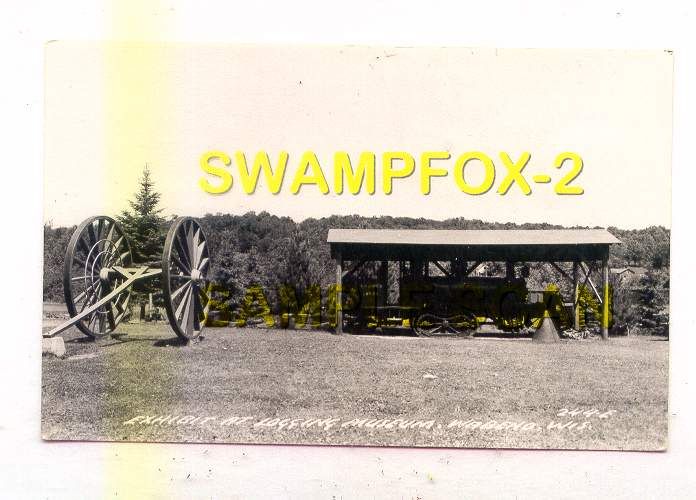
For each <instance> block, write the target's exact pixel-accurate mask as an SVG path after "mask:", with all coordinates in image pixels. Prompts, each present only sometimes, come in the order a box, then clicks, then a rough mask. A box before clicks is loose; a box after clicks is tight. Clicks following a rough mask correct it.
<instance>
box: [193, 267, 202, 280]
mask: <svg viewBox="0 0 696 500" xmlns="http://www.w3.org/2000/svg"><path fill="white" fill-rule="evenodd" d="M191 281H194V282H196V283H200V282H201V281H203V274H202V273H201V272H200V271H199V270H198V269H194V270H193V271H191Z"/></svg>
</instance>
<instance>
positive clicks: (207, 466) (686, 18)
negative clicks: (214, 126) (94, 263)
mask: <svg viewBox="0 0 696 500" xmlns="http://www.w3.org/2000/svg"><path fill="white" fill-rule="evenodd" d="M12 3H14V6H13V7H10V6H8V5H5V8H4V9H3V15H2V16H1V17H2V19H0V36H1V37H2V44H0V52H1V53H2V59H0V61H2V67H3V71H2V75H3V76H2V80H1V81H2V84H1V85H2V92H0V110H2V115H3V116H2V118H1V120H2V132H3V133H2V137H3V138H4V140H3V141H2V143H3V147H2V151H3V153H5V154H4V155H3V162H2V172H3V189H4V192H3V196H2V204H3V207H2V209H3V212H2V213H3V226H4V227H3V231H2V233H3V234H4V235H5V237H4V238H2V240H3V241H2V244H0V247H2V260H0V262H3V263H5V266H4V269H3V273H2V274H3V279H4V280H5V281H6V286H3V287H2V292H0V293H1V294H2V296H1V297H0V304H3V308H2V311H3V313H4V314H3V315H4V321H3V324H2V329H1V330H0V331H1V332H2V333H1V335H2V340H3V342H2V344H1V345H2V348H0V380H2V384H0V387H2V391H1V392H0V395H1V398H2V399H0V484H2V485H3V490H2V495H3V496H7V497H8V498H20V497H25V496H26V497H32V498H35V497H50V498H74V497H76V496H80V497H83V498H95V497H101V496H109V497H111V496H114V494H116V493H121V495H120V496H123V495H124V494H125V493H128V492H131V493H138V494H139V495H138V496H169V494H170V493H172V492H175V493H176V496H179V497H201V498H203V497H214V498H218V497H235V496H238V497H240V498H248V497H266V498H268V497H288V498H307V497H320V498H330V497H332V496H336V498H341V497H343V498H354V497H375V498H416V497H420V498H449V497H452V496H457V497H460V496H465V497H513V496H515V497H534V498H538V497H557V496H562V497H586V496H589V495H593V496H614V497H643V498H644V497H686V496H688V495H690V494H693V491H696V481H695V479H694V477H695V476H694V474H693V467H692V464H691V459H693V457H694V456H695V453H694V452H695V451H696V446H695V438H694V432H693V431H692V423H691V422H692V419H693V418H694V417H696V412H695V411H694V409H695V404H694V397H695V396H694V394H695V393H696V391H694V389H693V385H690V383H691V384H693V383H694V381H696V379H695V378H694V366H696V363H694V362H693V360H692V357H693V356H694V354H693V353H696V349H694V347H696V341H695V340H694V339H695V338H696V337H695V330H696V328H694V326H695V325H694V323H695V321H694V318H693V317H692V316H690V314H689V312H690V311H691V310H692V309H691V307H690V304H689V303H688V301H689V299H690V295H689V294H690V288H689V286H688V275H689V273H690V272H691V270H692V267H693V266H692V265H690V262H689V257H691V254H692V253H693V250H692V249H693V248H694V245H693V238H692V236H691V234H692V232H693V231H692V228H693V222H692V216H691V214H692V213H693V208H694V207H693V202H692V199H693V194H692V190H693V188H692V186H694V174H693V171H694V161H693V159H692V157H691V155H692V154H693V153H692V151H693V148H692V144H693V140H694V137H696V133H695V132H696V128H695V124H694V117H696V105H695V101H694V91H693V89H696V76H695V70H696V60H695V52H694V48H693V43H691V42H692V37H691V32H692V31H693V28H692V26H693V24H694V21H696V19H695V12H694V8H693V7H692V6H691V4H690V3H687V2H683V3H681V2H653V1H651V2H635V1H633V2H631V1H614V2H576V3H573V4H570V3H566V2H557V1H544V2H533V3H532V2H514V1H508V2H476V3H475V4H474V3H471V4H465V3H464V2H457V1H447V2H443V1H433V0H431V1H429V2H423V3H418V4H417V3H415V2H414V3H411V4H406V3H405V2H397V1H376V0H373V1H356V0H354V1H352V2H341V3H336V4H332V3H331V2H318V1H317V2H310V1H294V2H282V1H278V2H270V3H263V5H262V4H261V2H257V3H254V2H244V3H240V4H233V3H231V2H224V1H209V2H189V3H186V2H155V3H147V4H146V2H134V1H131V2H126V3H127V4H132V8H133V9H134V12H135V15H134V17H133V19H132V20H130V21H128V22H118V21H114V18H113V17H112V15H111V14H110V12H111V8H110V5H111V4H110V3H107V2H104V3H101V2H77V1H68V0H64V1H61V2H39V1H36V0H32V1H24V2H12ZM256 4H258V5H256ZM121 21H123V20H121ZM124 36H125V37H129V38H133V37H136V38H140V39H151V40H177V41H197V42H208V41H215V42H243V43H258V42H281V43H283V42H294V43H338V44H342V43H349V44H387V45H460V46H499V47H598V48H626V49H633V48H658V49H662V48H664V49H673V50H674V51H675V71H676V72H675V93H674V96H675V101H674V102H675V114H674V156H673V182H674V188H673V203H674V205H673V206H674V209H673V223H672V228H673V240H672V259H673V261H672V262H673V264H672V265H673V267H672V269H673V271H672V332H673V334H672V340H671V342H670V344H671V345H670V348H671V359H670V362H671V383H670V414H671V421H670V426H671V427H670V450H669V452H667V453H599V452H552V451H536V452H529V451H497V450H452V449H434V450H433V449H426V450H409V449H377V448H331V447H271V446H232V445H215V446H208V445H159V444H158V445H137V444H123V445H112V444H102V443H89V444H81V443H78V444H69V443H50V444H49V443H44V442H42V441H41V440H40V437H39V416H40V412H39V406H40V390H39V389H40V366H41V365H40V358H39V339H38V336H37V333H36V332H37V331H39V321H40V304H41V285H40V283H41V268H40V262H41V257H42V252H41V232H40V231H41V221H42V214H41V198H42V196H41V185H42V177H41V170H42V127H43V119H42V99H43V98H42V95H43V88H42V85H43V74H42V67H43V66H42V65H43V45H44V42H45V41H47V40H50V39H104V38H123V37H124ZM635 147H640V145H639V144H637V145H636V146H635ZM8 151H9V155H7V154H6V153H7V152H8ZM639 198H640V193H636V199H637V200H638V199H639Z"/></svg>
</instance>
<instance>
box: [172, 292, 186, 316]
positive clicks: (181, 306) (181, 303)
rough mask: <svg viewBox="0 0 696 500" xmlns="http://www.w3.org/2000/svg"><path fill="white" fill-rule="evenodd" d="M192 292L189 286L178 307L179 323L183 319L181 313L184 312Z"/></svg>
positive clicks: (176, 314)
mask: <svg viewBox="0 0 696 500" xmlns="http://www.w3.org/2000/svg"><path fill="white" fill-rule="evenodd" d="M190 293H191V288H188V289H187V290H186V293H185V294H184V298H183V299H181V302H180V303H179V306H178V307H177V308H176V313H175V316H176V320H177V323H179V321H180V320H181V315H182V313H183V311H184V306H185V304H186V300H187V299H188V296H189V294H190ZM172 305H173V304H172Z"/></svg>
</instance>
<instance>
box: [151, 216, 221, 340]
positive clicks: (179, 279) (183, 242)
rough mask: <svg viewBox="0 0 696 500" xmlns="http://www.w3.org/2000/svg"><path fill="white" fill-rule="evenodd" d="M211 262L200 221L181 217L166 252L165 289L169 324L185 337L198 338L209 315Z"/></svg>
mask: <svg viewBox="0 0 696 500" xmlns="http://www.w3.org/2000/svg"><path fill="white" fill-rule="evenodd" d="M209 265H210V258H209V256H208V246H207V244H206V241H205V235H204V234H203V230H202V229H201V226H200V224H199V223H198V222H197V221H196V220H195V219H192V218H191V217H179V218H178V219H176V220H175V221H174V222H173V223H172V226H171V227H170V228H169V233H168V234H167V239H166V241H165V243H164V253H163V255H162V291H163V292H164V305H165V309H166V311H167V317H168V318H169V324H170V325H171V327H172V329H173V330H174V332H175V333H176V334H177V335H178V336H179V337H180V338H182V339H184V340H187V341H188V340H192V339H195V338H197V337H198V336H199V335H200V334H201V332H202V331H203V326H204V325H205V321H206V319H207V317H208V309H209V302H210V298H209V297H208V295H207V293H206V286H207V283H208V280H207V277H206V276H207V271H208V268H209Z"/></svg>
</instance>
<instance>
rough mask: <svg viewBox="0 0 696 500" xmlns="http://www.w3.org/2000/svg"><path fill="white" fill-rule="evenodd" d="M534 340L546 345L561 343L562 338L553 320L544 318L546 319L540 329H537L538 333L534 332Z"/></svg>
mask: <svg viewBox="0 0 696 500" xmlns="http://www.w3.org/2000/svg"><path fill="white" fill-rule="evenodd" d="M532 339H533V340H534V342H545V343H550V342H560V341H561V337H559V336H558V330H556V325H555V324H554V323H553V320H552V319H551V318H549V317H548V316H544V319H543V320H542V321H541V324H540V325H539V328H537V331H536V332H534V336H533V337H532Z"/></svg>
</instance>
